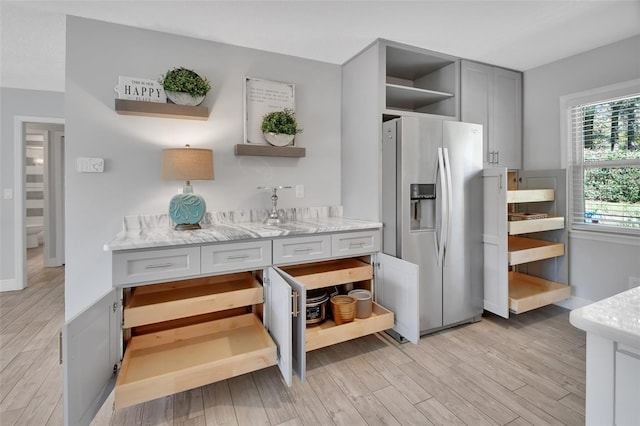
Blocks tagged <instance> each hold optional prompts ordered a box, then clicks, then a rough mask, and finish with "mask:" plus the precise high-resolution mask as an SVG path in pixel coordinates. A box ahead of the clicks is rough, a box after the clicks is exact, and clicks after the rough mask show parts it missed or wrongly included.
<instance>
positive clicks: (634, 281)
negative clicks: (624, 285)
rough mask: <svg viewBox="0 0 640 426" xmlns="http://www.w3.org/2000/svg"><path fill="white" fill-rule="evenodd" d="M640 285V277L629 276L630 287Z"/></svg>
mask: <svg viewBox="0 0 640 426" xmlns="http://www.w3.org/2000/svg"><path fill="white" fill-rule="evenodd" d="M639 286H640V277H629V288H635V287H639Z"/></svg>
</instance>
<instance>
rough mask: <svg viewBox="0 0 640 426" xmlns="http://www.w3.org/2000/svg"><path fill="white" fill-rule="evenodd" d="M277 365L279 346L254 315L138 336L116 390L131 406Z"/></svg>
mask: <svg viewBox="0 0 640 426" xmlns="http://www.w3.org/2000/svg"><path fill="white" fill-rule="evenodd" d="M275 364H276V345H275V343H274V342H273V340H272V339H271V337H270V336H269V334H268V333H267V331H266V330H265V328H264V327H263V325H262V323H261V322H260V320H259V319H258V318H257V317H256V316H255V315H254V314H245V315H241V316H236V317H231V318H225V319H221V320H217V321H211V322H206V323H202V324H197V325H192V326H188V327H181V328H176V329H172V330H166V331H161V332H158V333H152V334H145V335H143V336H134V337H133V338H132V339H131V341H130V343H129V345H128V347H127V350H126V352H125V355H124V358H123V360H122V368H121V370H120V373H119V374H118V380H117V381H116V386H115V403H114V405H115V408H116V409H119V408H123V407H128V406H130V405H134V404H139V403H141V402H145V401H149V400H152V399H155V398H160V397H163V396H166V395H172V394H174V393H178V392H183V391H186V390H188V389H193V388H195V387H198V386H203V385H206V384H209V383H213V382H217V381H220V380H225V379H228V378H230V377H235V376H238V375H241V374H245V373H249V372H251V371H256V370H259V369H261V368H266V367H269V366H271V365H275Z"/></svg>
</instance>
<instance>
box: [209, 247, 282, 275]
mask: <svg viewBox="0 0 640 426" xmlns="http://www.w3.org/2000/svg"><path fill="white" fill-rule="evenodd" d="M201 256H202V257H201V260H202V266H201V269H202V273H203V274H211V273H218V272H231V271H240V270H243V271H246V270H249V269H261V268H263V267H265V266H268V265H271V241H251V242H246V243H232V244H212V245H207V246H202V247H201Z"/></svg>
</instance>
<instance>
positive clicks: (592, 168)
mask: <svg viewBox="0 0 640 426" xmlns="http://www.w3.org/2000/svg"><path fill="white" fill-rule="evenodd" d="M569 111H570V115H571V117H570V119H571V127H570V132H571V148H570V149H571V151H570V153H569V156H570V158H569V169H570V175H569V177H570V190H571V202H572V214H571V224H572V228H573V229H576V228H582V229H584V228H587V229H594V230H596V229H597V230H608V231H614V232H633V233H635V232H638V233H640V93H635V94H633V95H630V96H623V97H617V98H610V99H605V100H600V101H597V102H590V103H580V104H575V103H574V104H573V105H572V106H571V107H570V108H569Z"/></svg>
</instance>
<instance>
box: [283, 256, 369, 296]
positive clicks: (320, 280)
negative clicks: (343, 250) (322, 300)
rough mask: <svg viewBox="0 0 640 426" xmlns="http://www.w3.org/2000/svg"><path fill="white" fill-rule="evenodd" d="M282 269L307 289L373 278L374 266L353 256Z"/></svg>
mask: <svg viewBox="0 0 640 426" xmlns="http://www.w3.org/2000/svg"><path fill="white" fill-rule="evenodd" d="M280 269H282V270H283V271H285V272H286V273H287V274H289V275H291V276H292V277H294V278H295V279H296V280H297V281H299V282H300V283H302V284H304V286H305V288H306V289H307V290H313V289H316V288H323V287H330V286H333V285H339V284H346V283H351V282H357V281H365V280H370V279H371V278H373V267H372V266H371V265H370V264H368V263H366V262H363V261H361V260H358V259H353V258H350V259H340V260H329V261H326V262H316V263H309V264H303V265H292V266H283V267H281V268H280Z"/></svg>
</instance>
